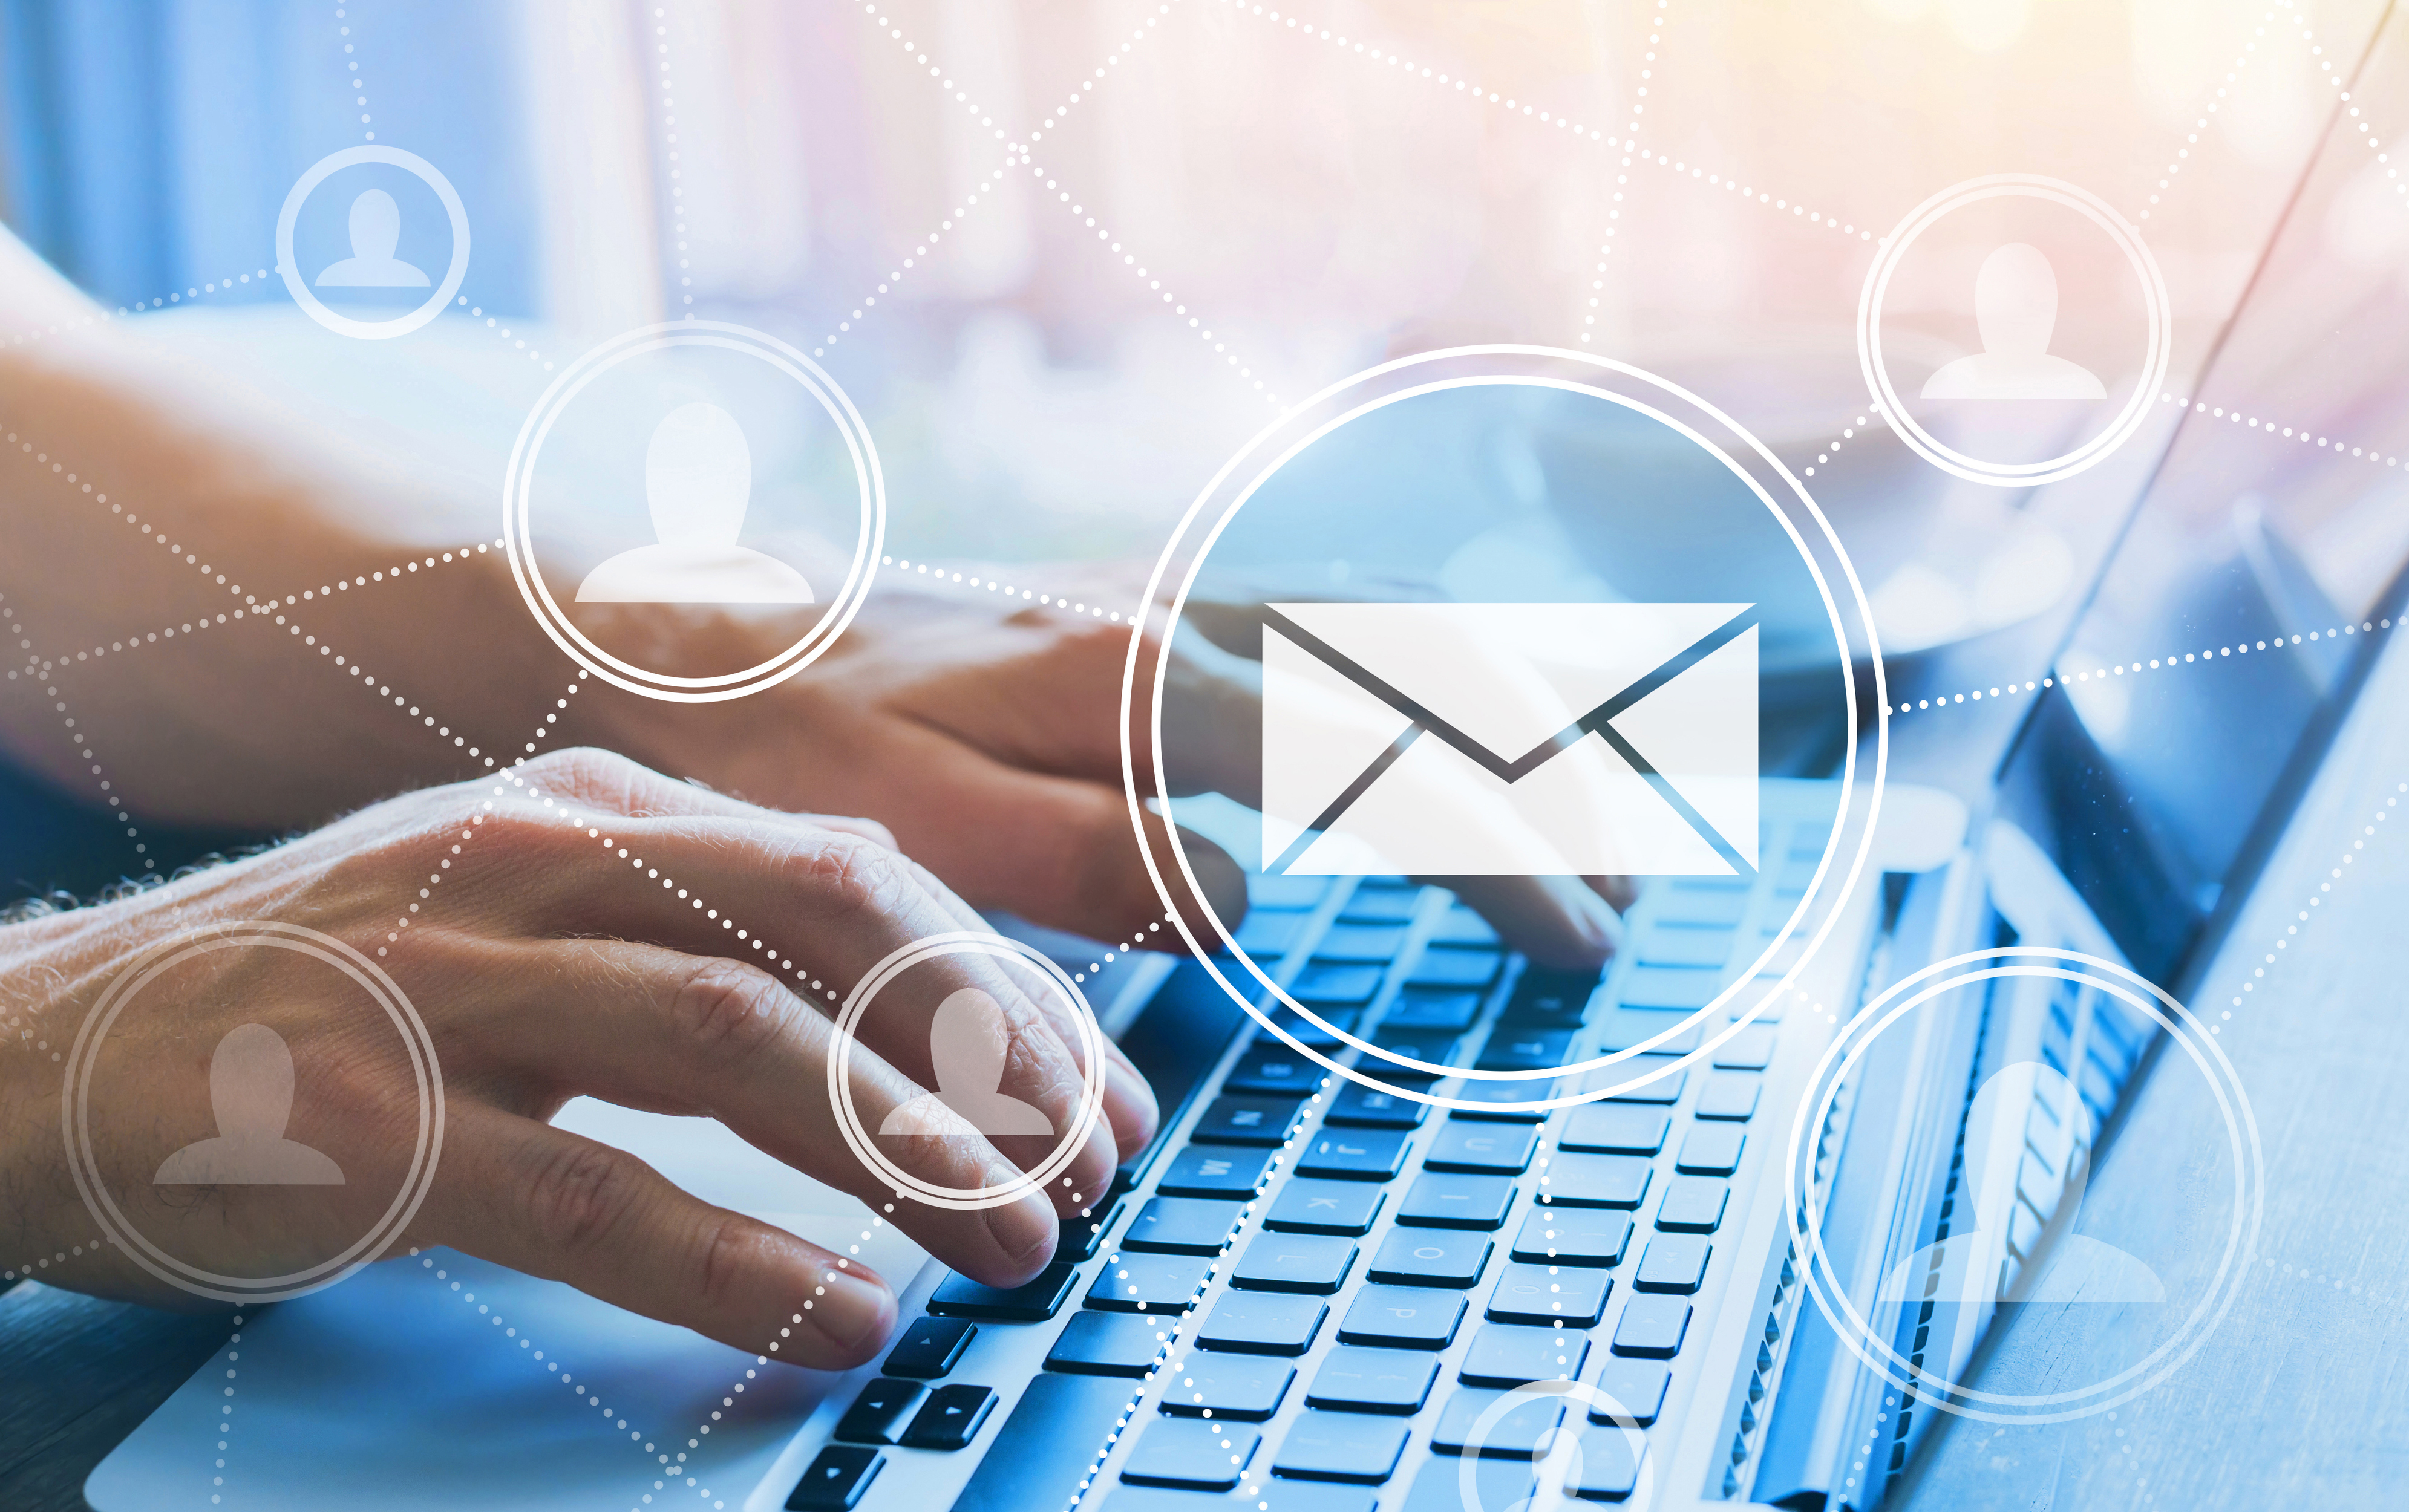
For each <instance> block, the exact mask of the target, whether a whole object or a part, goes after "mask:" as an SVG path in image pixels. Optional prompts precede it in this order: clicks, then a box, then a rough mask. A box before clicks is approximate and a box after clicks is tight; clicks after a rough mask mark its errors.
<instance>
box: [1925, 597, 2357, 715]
mask: <svg viewBox="0 0 2409 1512" xmlns="http://www.w3.org/2000/svg"><path fill="white" fill-rule="evenodd" d="M2391 628H2392V622H2391V621H2390V620H2388V619H2384V620H2361V621H2360V622H2359V624H2357V625H2343V626H2328V627H2327V628H2326V629H2324V630H2322V631H2318V630H2311V631H2309V632H2308V633H2307V634H2306V635H2295V636H2292V637H2290V638H2289V639H2286V638H2285V637H2283V636H2280V635H2279V636H2276V637H2274V638H2273V639H2272V640H2268V641H2235V642H2233V643H2232V644H2231V645H2228V646H2211V647H2209V648H2207V649H2206V650H2203V651H2186V652H2185V653H2184V654H2183V655H2181V656H2177V655H2175V654H2173V653H2172V652H2169V653H2168V654H2167V655H2164V656H2153V657H2151V658H2150V659H2149V660H2148V661H2147V662H2143V661H2142V660H2141V659H2140V658H2138V657H2137V658H2135V659H2134V660H2132V661H2130V662H2119V663H2117V664H2116V665H2115V666H2113V667H2100V668H2097V669H2094V670H2091V671H2087V672H2083V671H2078V672H2076V673H2074V674H2073V675H2071V676H2069V675H2068V674H2067V671H2066V670H2065V669H2064V668H2059V669H2058V670H2057V671H2056V675H2054V676H2051V677H2044V678H2042V679H2041V681H2040V682H2039V683H2034V682H2030V681H2027V682H2024V683H2021V684H2019V683H2018V682H2016V681H2015V680H2014V679H2013V678H2010V679H2009V680H2008V682H2007V683H2006V684H2005V685H2004V686H1993V687H1992V688H1990V690H1989V696H1990V697H1991V698H2008V697H2011V696H2012V695H2015V694H2020V693H2037V692H2039V691H2040V690H2041V689H2042V688H2047V687H2056V685H2058V684H2061V683H2063V684H2068V685H2070V686H2071V685H2072V684H2078V683H2104V682H2106V681H2108V680H2109V679H2110V678H2112V677H2124V676H2126V675H2128V673H2129V674H2138V673H2141V672H2155V671H2172V670H2175V669H2176V668H2178V667H2188V666H2191V665H2193V664H2195V663H2200V662H2213V661H2217V660H2220V659H2223V658H2226V657H2231V656H2246V655H2250V653H2251V652H2253V651H2269V650H2276V651H2280V650H2283V649H2284V648H2285V647H2286V646H2297V645H2302V644H2305V643H2309V642H2314V641H2320V640H2324V641H2340V640H2342V639H2344V637H2345V636H2353V635H2361V634H2376V633H2379V632H2382V631H2387V630H2389V629H2391ZM1983 696H1984V690H1983V689H1982V688H1979V687H1976V688H1969V689H1968V690H1967V691H1966V692H1963V693H1958V694H1954V695H1952V694H1946V693H1943V694H1940V695H1937V696H1935V697H1933V698H1918V699H1916V700H1915V701H1914V702H1913V703H1902V704H1899V705H1898V706H1897V707H1896V708H1894V707H1891V706H1889V705H1884V706H1883V708H1882V713H1885V714H1908V713H1922V712H1924V711H1926V710H1930V709H1946V708H1950V707H1953V706H1955V705H1956V704H1961V703H1967V702H1969V701H1970V702H1974V703H1980V702H1982V701H1983Z"/></svg>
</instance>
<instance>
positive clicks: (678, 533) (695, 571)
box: [577, 404, 813, 604]
mask: <svg viewBox="0 0 2409 1512" xmlns="http://www.w3.org/2000/svg"><path fill="white" fill-rule="evenodd" d="M752 494H753V454H752V452H751V451H750V450H749V449H748V448H747V447H746V446H745V444H744V428H743V426H741V425H738V424H737V423H736V417H735V416H734V415H731V414H729V413H728V411H727V410H722V409H721V408H719V406H717V405H715V404H685V405H680V406H679V407H678V408H676V409H674V410H671V411H670V412H669V413H668V414H666V415H663V416H662V417H661V422H660V424H659V425H656V426H654V427H653V439H652V444H651V445H650V446H649V447H647V448H646V449H645V452H644V502H645V505H646V507H647V508H648V509H649V510H650V511H651V513H652V517H653V534H654V535H655V536H656V538H658V539H657V541H656V544H654V545H650V546H639V547H637V548H636V549H635V550H633V551H627V552H621V553H620V554H618V555H616V556H613V557H612V558H611V559H610V560H609V561H606V562H604V563H603V564H602V565H601V566H600V567H598V568H596V569H594V570H593V571H591V572H589V573H587V574H586V575H585V581H584V582H583V583H579V584H578V585H577V601H578V602H579V603H581V604H808V603H811V602H812V601H813V599H812V585H811V584H810V583H806V582H805V581H803V575H802V574H801V572H798V571H796V570H795V569H793V568H791V567H788V566H787V565H786V563H784V562H781V561H779V560H778V559H777V558H776V557H774V556H767V555H764V554H761V553H760V552H757V551H754V550H752V549H751V548H749V547H745V546H739V545H738V544H736V537H737V533H738V532H739V531H741V530H742V529H743V527H744V511H745V509H746V507H747V506H748V505H749V504H750V503H751V501H752Z"/></svg>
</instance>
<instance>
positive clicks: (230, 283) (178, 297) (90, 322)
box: [0, 267, 267, 347]
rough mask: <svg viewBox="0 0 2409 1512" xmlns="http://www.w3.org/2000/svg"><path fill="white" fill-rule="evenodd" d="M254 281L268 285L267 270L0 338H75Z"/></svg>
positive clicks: (17, 341) (11, 341) (6, 341)
mask: <svg viewBox="0 0 2409 1512" xmlns="http://www.w3.org/2000/svg"><path fill="white" fill-rule="evenodd" d="M254 278H256V279H257V280H258V281H260V282H262V283H266V282H267V269H266V268H264V267H263V268H261V269H260V270H259V271H258V272H257V273H255V274H253V273H230V274H228V275H227V276H226V277H225V278H224V279H222V280H220V281H217V282H214V283H204V284H202V285H200V286H199V287H198V288H187V289H185V290H184V291H183V292H182V293H181V294H179V293H177V292H176V291H174V290H173V289H170V290H169V291H167V292H166V294H163V295H159V296H158V297H157V298H154V299H148V300H144V299H137V300H136V301H135V302H134V303H133V304H131V305H120V306H118V307H117V309H116V310H114V311H110V310H96V311H94V313H92V314H89V315H86V316H84V317H83V318H82V319H80V320H68V321H62V322H60V323H59V324H55V325H46V326H42V327H40V328H38V329H36V330H31V331H20V332H18V333H17V334H16V335H15V336H12V337H7V338H0V346H11V347H22V346H23V345H25V344H26V343H27V342H31V341H39V340H41V339H42V338H45V337H51V336H60V335H73V334H74V333H76V332H77V331H83V330H89V329H91V328H92V327H93V326H95V325H98V324H101V323H102V322H103V321H110V320H115V319H116V318H117V317H118V316H119V315H137V314H140V313H141V312H142V311H144V310H160V309H164V308H166V306H168V305H180V304H182V303H183V302H184V301H185V300H187V299H199V298H201V297H203V296H204V295H213V294H226V293H229V292H231V291H232V290H233V289H234V287H235V286H236V285H237V284H241V283H249V282H251V281H252V279H254Z"/></svg>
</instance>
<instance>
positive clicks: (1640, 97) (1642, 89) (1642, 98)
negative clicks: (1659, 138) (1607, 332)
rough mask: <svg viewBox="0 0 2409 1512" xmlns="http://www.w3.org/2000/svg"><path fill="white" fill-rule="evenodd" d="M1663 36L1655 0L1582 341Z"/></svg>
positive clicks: (1593, 318)
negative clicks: (1659, 43) (1657, 47)
mask: <svg viewBox="0 0 2409 1512" xmlns="http://www.w3.org/2000/svg"><path fill="white" fill-rule="evenodd" d="M1664 35H1665V0H1656V14H1655V15H1654V16H1653V17H1652V18H1650V21H1649V31H1648V49H1647V50H1646V51H1645V52H1643V53H1642V54H1641V55H1640V60H1639V61H1640V62H1642V63H1643V64H1647V65H1650V66H1648V67H1644V68H1642V69H1640V70H1639V79H1638V80H1637V82H1636V83H1635V84H1633V85H1632V94H1631V123H1630V124H1629V125H1627V126H1625V127H1623V168H1624V169H1625V170H1626V171H1625V172H1623V173H1619V174H1617V175H1615V178H1614V198H1613V201H1612V203H1611V204H1609V205H1608V208H1607V211H1606V236H1605V238H1603V239H1602V240H1600V241H1599V243H1598V248H1597V268H1596V277H1594V279H1592V280H1591V281H1590V286H1589V288H1590V296H1589V310H1588V312H1587V313H1586V314H1584V315H1582V316H1581V333H1580V338H1581V339H1582V340H1583V341H1587V340H1588V339H1590V338H1591V337H1592V336H1594V335H1595V334H1596V333H1595V331H1594V329H1593V328H1594V326H1595V325H1596V324H1597V307H1598V302H1599V301H1600V300H1602V299H1603V298H1605V297H1606V260H1607V259H1608V257H1610V256H1612V255H1613V253H1614V233H1615V232H1616V231H1617V230H1618V229H1620V225H1619V223H1620V222H1621V221H1622V220H1623V185H1625V184H1627V183H1629V182H1630V181H1631V175H1630V173H1629V172H1628V171H1627V170H1628V169H1629V168H1630V166H1631V154H1632V153H1633V152H1634V151H1637V147H1638V142H1639V118H1640V117H1641V116H1643V115H1646V114H1647V113H1648V103H1647V102H1648V82H1649V80H1650V79H1653V78H1655V77H1656V70H1655V67H1654V66H1653V65H1654V64H1655V62H1656V44H1657V42H1658V41H1659V40H1660V39H1661V38H1662V37H1663V36H1664Z"/></svg>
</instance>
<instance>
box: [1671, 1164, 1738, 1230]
mask: <svg viewBox="0 0 2409 1512" xmlns="http://www.w3.org/2000/svg"><path fill="white" fill-rule="evenodd" d="M1730 1197H1731V1188H1730V1187H1728V1186H1726V1185H1725V1184H1724V1183H1723V1182H1720V1181H1716V1180H1713V1179H1711V1178H1709V1177H1707V1176H1675V1177H1674V1178H1673V1184H1672V1185H1671V1186H1669V1187H1667V1188H1665V1202H1664V1205H1662V1206H1661V1207H1659V1208H1657V1209H1656V1227H1658V1228H1659V1229H1662V1230H1664V1231H1666V1232H1668V1233H1712V1232H1714V1231H1715V1227H1716V1225H1718V1224H1720V1223H1722V1222H1723V1220H1724V1202H1726V1201H1728V1200H1729V1199H1730Z"/></svg>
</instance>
